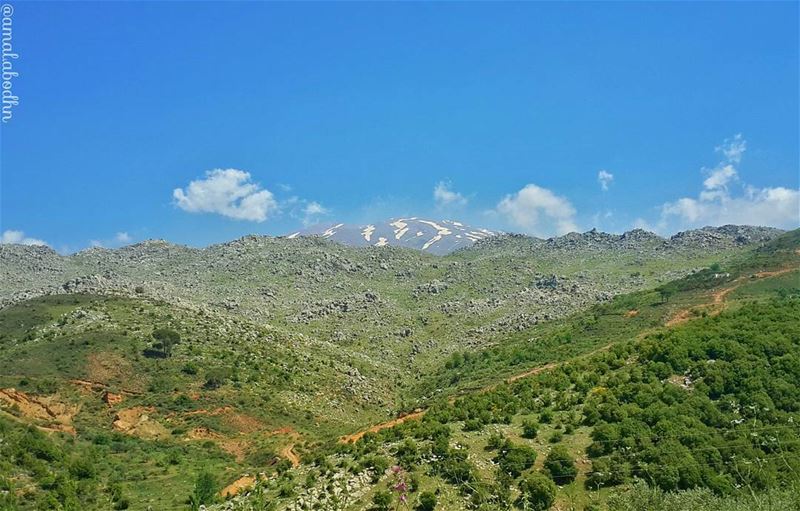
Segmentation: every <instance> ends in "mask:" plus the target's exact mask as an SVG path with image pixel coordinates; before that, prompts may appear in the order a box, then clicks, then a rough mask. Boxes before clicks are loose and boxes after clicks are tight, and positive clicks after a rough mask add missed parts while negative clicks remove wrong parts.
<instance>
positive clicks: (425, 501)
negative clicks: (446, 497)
mask: <svg viewBox="0 0 800 511" xmlns="http://www.w3.org/2000/svg"><path fill="white" fill-rule="evenodd" d="M434 509H436V494H435V493H433V492H430V491H426V492H422V493H421V494H420V495H419V504H418V505H417V510H418V511H433V510H434Z"/></svg>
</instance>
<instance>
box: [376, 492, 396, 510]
mask: <svg viewBox="0 0 800 511" xmlns="http://www.w3.org/2000/svg"><path fill="white" fill-rule="evenodd" d="M372 503H373V504H374V505H375V510H376V511H388V510H389V506H391V505H392V494H391V493H389V492H388V491H386V490H378V491H376V492H375V495H373V496H372Z"/></svg>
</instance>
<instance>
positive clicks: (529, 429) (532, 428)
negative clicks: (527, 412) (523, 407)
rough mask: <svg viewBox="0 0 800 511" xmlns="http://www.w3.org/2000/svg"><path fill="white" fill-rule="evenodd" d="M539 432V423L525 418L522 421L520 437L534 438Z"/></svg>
mask: <svg viewBox="0 0 800 511" xmlns="http://www.w3.org/2000/svg"><path fill="white" fill-rule="evenodd" d="M538 434H539V424H538V423H536V422H534V421H531V420H526V421H525V422H523V423H522V438H531V439H533V438H536V435H538Z"/></svg>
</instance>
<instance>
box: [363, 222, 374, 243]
mask: <svg viewBox="0 0 800 511" xmlns="http://www.w3.org/2000/svg"><path fill="white" fill-rule="evenodd" d="M373 232H375V226H374V225H368V226H366V227H365V228H364V230H363V231H361V235H362V236H364V239H365V240H367V241H370V240H371V239H372V233H373Z"/></svg>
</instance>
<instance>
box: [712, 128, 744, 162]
mask: <svg viewBox="0 0 800 511" xmlns="http://www.w3.org/2000/svg"><path fill="white" fill-rule="evenodd" d="M714 150H715V151H717V152H718V153H722V155H723V156H724V157H725V161H729V162H731V163H739V162H741V161H742V155H743V154H744V152H745V151H746V150H747V141H746V140H745V139H744V138H743V137H742V134H741V133H737V134H736V135H734V137H733V138H728V139H725V142H723V143H722V145H721V146H717V147H715V148H714Z"/></svg>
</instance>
